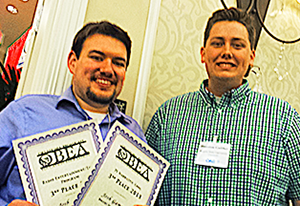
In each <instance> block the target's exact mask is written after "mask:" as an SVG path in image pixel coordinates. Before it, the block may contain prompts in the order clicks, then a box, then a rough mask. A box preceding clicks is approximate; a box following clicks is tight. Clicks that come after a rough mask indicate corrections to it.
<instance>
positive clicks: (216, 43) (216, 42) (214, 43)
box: [211, 41, 223, 47]
mask: <svg viewBox="0 0 300 206" xmlns="http://www.w3.org/2000/svg"><path fill="white" fill-rule="evenodd" d="M211 45H212V46H213V47H221V46H223V42H221V41H213V42H211Z"/></svg>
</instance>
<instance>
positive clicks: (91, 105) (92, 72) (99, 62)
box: [0, 21, 145, 205]
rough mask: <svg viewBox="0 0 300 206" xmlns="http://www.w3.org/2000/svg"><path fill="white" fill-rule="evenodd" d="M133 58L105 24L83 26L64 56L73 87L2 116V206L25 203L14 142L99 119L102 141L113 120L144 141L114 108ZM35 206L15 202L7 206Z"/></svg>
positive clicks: (123, 38)
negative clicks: (68, 52)
mask: <svg viewBox="0 0 300 206" xmlns="http://www.w3.org/2000/svg"><path fill="white" fill-rule="evenodd" d="M130 53H131V40H130V38H129V36H128V34H127V33H126V32H125V31H123V30H122V29H121V28H120V27H118V26H116V25H114V24H111V23H109V22H107V21H103V22H99V23H89V24H86V25H85V26H84V27H83V28H82V29H81V30H80V31H79V32H78V33H77V34H76V36H75V38H74V41H73V45H72V49H71V52H70V54H69V56H68V68H69V70H70V72H71V73H72V74H73V78H72V85H71V86H70V87H69V88H68V89H67V90H66V91H65V93H64V94H63V95H61V96H56V95H26V96H24V97H21V98H20V99H18V100H15V101H13V102H12V103H11V104H9V105H8V106H7V107H6V108H5V109H4V110H3V111H2V112H1V113H0V176H1V179H0V205H5V204H7V203H8V202H11V201H12V200H14V199H25V194H24V190H23V187H22V183H21V179H20V175H19V171H18V167H17V163H16V160H15V157H14V153H13V148H12V140H14V139H18V138H22V137H26V136H29V135H33V134H37V133H41V132H45V131H48V130H51V129H56V128H60V127H63V126H67V125H71V124H75V123H79V122H82V121H85V120H89V119H97V120H98V121H99V122H100V124H99V128H100V132H101V135H102V138H103V139H105V137H106V135H107V133H108V131H109V129H110V127H111V126H112V125H113V123H114V122H115V121H119V122H121V123H122V124H123V125H125V126H126V127H127V128H128V129H130V130H131V131H132V132H133V133H135V134H136V135H137V136H139V137H140V138H141V139H142V140H144V141H145V137H144V134H143V131H142V129H141V128H140V126H139V125H138V123H137V122H136V121H135V120H134V119H132V118H131V117H129V116H127V115H125V114H123V113H121V112H120V111H119V109H118V108H117V106H116V105H115V104H114V103H113V101H114V100H115V99H116V97H117V96H118V95H119V94H120V92H121V90H122V86H123V83H124V80H125V73H126V69H127V67H128V64H129V59H130ZM13 204H15V205H18V204H20V205H26V204H29V205H31V204H33V203H28V202H25V201H21V200H15V201H14V202H13V203H11V204H10V205H13Z"/></svg>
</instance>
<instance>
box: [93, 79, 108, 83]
mask: <svg viewBox="0 0 300 206" xmlns="http://www.w3.org/2000/svg"><path fill="white" fill-rule="evenodd" d="M96 81H97V83H100V84H109V81H107V80H104V79H97V80H96Z"/></svg>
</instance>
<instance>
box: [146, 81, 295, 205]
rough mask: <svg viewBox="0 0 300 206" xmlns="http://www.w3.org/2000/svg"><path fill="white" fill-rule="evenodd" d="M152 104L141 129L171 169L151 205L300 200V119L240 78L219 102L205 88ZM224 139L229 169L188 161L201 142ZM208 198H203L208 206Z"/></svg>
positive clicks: (192, 157) (287, 107)
mask: <svg viewBox="0 0 300 206" xmlns="http://www.w3.org/2000/svg"><path fill="white" fill-rule="evenodd" d="M205 85H207V80H204V82H203V83H202V84H201V86H200V90H199V91H195V92H191V93H187V94H184V95H181V96H177V97H174V98H172V99H170V100H168V101H167V102H165V103H164V104H163V105H162V106H160V107H159V109H158V110H157V112H156V113H155V115H154V116H153V118H152V120H151V122H150V124H149V127H148V129H147V131H146V138H147V141H148V143H149V145H150V146H151V147H153V148H154V149H155V150H156V151H158V152H159V153H160V154H161V155H162V156H164V157H165V158H166V159H167V160H168V161H169V162H170V163H171V166H170V168H169V170H168V172H167V175H166V178H165V180H164V183H163V185H162V188H161V191H160V193H159V196H158V200H157V201H156V204H157V205H163V206H169V205H180V206H181V205H221V206H223V205H231V206H232V205H288V201H287V199H300V116H299V114H298V113H297V112H296V110H294V109H293V108H292V107H291V106H290V105H289V104H288V103H287V102H285V101H283V100H280V99H278V98H275V97H271V96H268V95H265V94H260V93H256V92H254V91H252V90H251V88H250V87H249V84H248V82H247V81H245V82H244V84H243V85H242V86H240V87H239V88H237V89H234V90H232V91H230V92H228V93H227V94H224V95H223V96H222V98H221V101H220V103H219V104H217V103H216V101H215V97H214V95H213V94H211V93H209V92H208V91H207V90H206V89H205ZM214 136H218V141H217V142H219V143H228V144H231V150H230V154H229V160H228V161H229V162H228V168H226V169H223V168H212V167H208V166H202V165H198V164H195V158H196V155H197V152H198V149H199V145H200V142H206V141H213V137H214ZM209 202H210V203H209Z"/></svg>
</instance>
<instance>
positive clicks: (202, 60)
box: [200, 47, 205, 63]
mask: <svg viewBox="0 0 300 206" xmlns="http://www.w3.org/2000/svg"><path fill="white" fill-rule="evenodd" d="M200 55H201V63H205V58H204V55H205V48H204V47H201V49H200Z"/></svg>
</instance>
